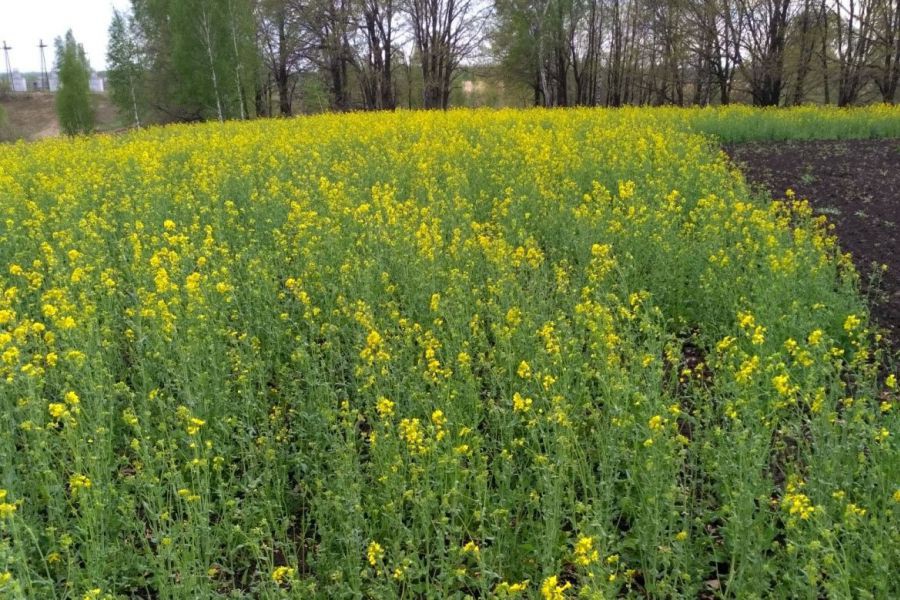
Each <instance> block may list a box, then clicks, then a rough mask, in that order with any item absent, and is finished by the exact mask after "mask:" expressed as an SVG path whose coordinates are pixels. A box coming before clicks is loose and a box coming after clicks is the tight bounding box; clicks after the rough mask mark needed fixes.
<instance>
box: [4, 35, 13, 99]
mask: <svg viewBox="0 0 900 600" xmlns="http://www.w3.org/2000/svg"><path fill="white" fill-rule="evenodd" d="M10 50H12V46H8V45H7V44H6V40H3V56H4V57H5V58H6V81H8V82H9V89H10V91H12V84H13V83H12V67H11V66H9V51H10Z"/></svg>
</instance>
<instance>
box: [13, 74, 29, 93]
mask: <svg viewBox="0 0 900 600" xmlns="http://www.w3.org/2000/svg"><path fill="white" fill-rule="evenodd" d="M12 89H13V91H14V92H27V91H28V83H27V82H26V81H25V77H24V76H23V75H22V74H21V73H19V72H18V71H13V74H12Z"/></svg>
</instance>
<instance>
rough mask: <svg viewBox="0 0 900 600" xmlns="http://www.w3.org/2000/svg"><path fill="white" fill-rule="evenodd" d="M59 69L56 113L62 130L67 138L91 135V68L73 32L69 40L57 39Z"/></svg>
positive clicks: (67, 38) (66, 38)
mask: <svg viewBox="0 0 900 600" xmlns="http://www.w3.org/2000/svg"><path fill="white" fill-rule="evenodd" d="M56 68H57V69H58V70H59V91H58V92H57V94H56V113H57V116H58V117H59V126H60V128H61V129H62V130H63V132H65V133H66V135H77V134H79V133H90V132H91V131H93V130H94V108H93V106H92V105H91V91H90V84H89V78H90V66H89V65H88V61H87V57H86V56H85V54H84V48H83V47H82V46H81V44H79V43H78V42H76V41H75V36H74V35H73V34H72V30H71V29H70V30H69V31H67V32H66V37H65V39H62V38H57V39H56Z"/></svg>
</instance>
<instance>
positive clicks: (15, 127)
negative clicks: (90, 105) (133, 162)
mask: <svg viewBox="0 0 900 600" xmlns="http://www.w3.org/2000/svg"><path fill="white" fill-rule="evenodd" d="M91 98H92V100H93V102H94V110H95V118H96V121H97V131H113V130H116V129H117V128H119V127H120V119H119V115H118V112H117V111H116V108H115V106H113V105H112V102H110V100H109V96H107V95H106V94H92V95H91ZM54 102H55V96H54V95H53V94H50V93H47V92H25V93H20V94H10V93H7V94H4V95H3V96H0V107H2V108H3V113H4V114H5V116H6V119H5V120H6V122H5V123H4V124H2V125H0V141H4V142H6V141H14V140H20V139H22V140H29V141H31V140H39V139H42V138H45V137H53V136H57V135H59V134H60V130H59V121H58V120H57V118H56V106H55V104H54Z"/></svg>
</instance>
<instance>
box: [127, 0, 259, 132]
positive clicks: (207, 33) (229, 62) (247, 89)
mask: <svg viewBox="0 0 900 600" xmlns="http://www.w3.org/2000/svg"><path fill="white" fill-rule="evenodd" d="M132 5H133V11H134V18H133V20H132V21H131V23H130V24H129V27H130V28H132V30H133V31H131V32H129V37H130V38H131V39H132V40H135V39H136V40H140V43H139V44H137V45H135V46H134V47H133V48H127V44H122V45H123V46H126V48H127V49H129V50H133V51H134V52H136V53H137V54H139V55H140V58H141V61H142V63H143V64H145V65H146V68H145V70H143V71H141V79H142V80H143V90H144V95H145V97H146V98H147V101H148V102H149V103H150V104H152V105H153V106H155V107H157V109H158V112H159V113H160V114H159V115H157V116H158V118H161V119H162V120H202V119H233V118H246V117H249V116H253V112H252V108H253V102H252V98H253V93H254V91H255V90H254V84H255V82H256V77H257V75H256V74H257V72H258V70H259V64H258V63H259V61H258V57H257V48H256V29H255V27H256V23H255V20H254V17H253V12H252V7H251V4H250V3H249V2H247V1H246V0H134V1H133V2H132ZM112 27H117V28H121V27H122V26H121V25H117V24H116V21H115V20H114V21H113V25H112ZM119 37H122V36H117V38H119ZM113 41H114V40H113V38H112V37H111V39H110V51H112V50H113V46H112V43H113ZM124 54H126V55H127V54H128V52H124ZM128 72H129V73H130V71H128ZM126 100H127V98H126Z"/></svg>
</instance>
